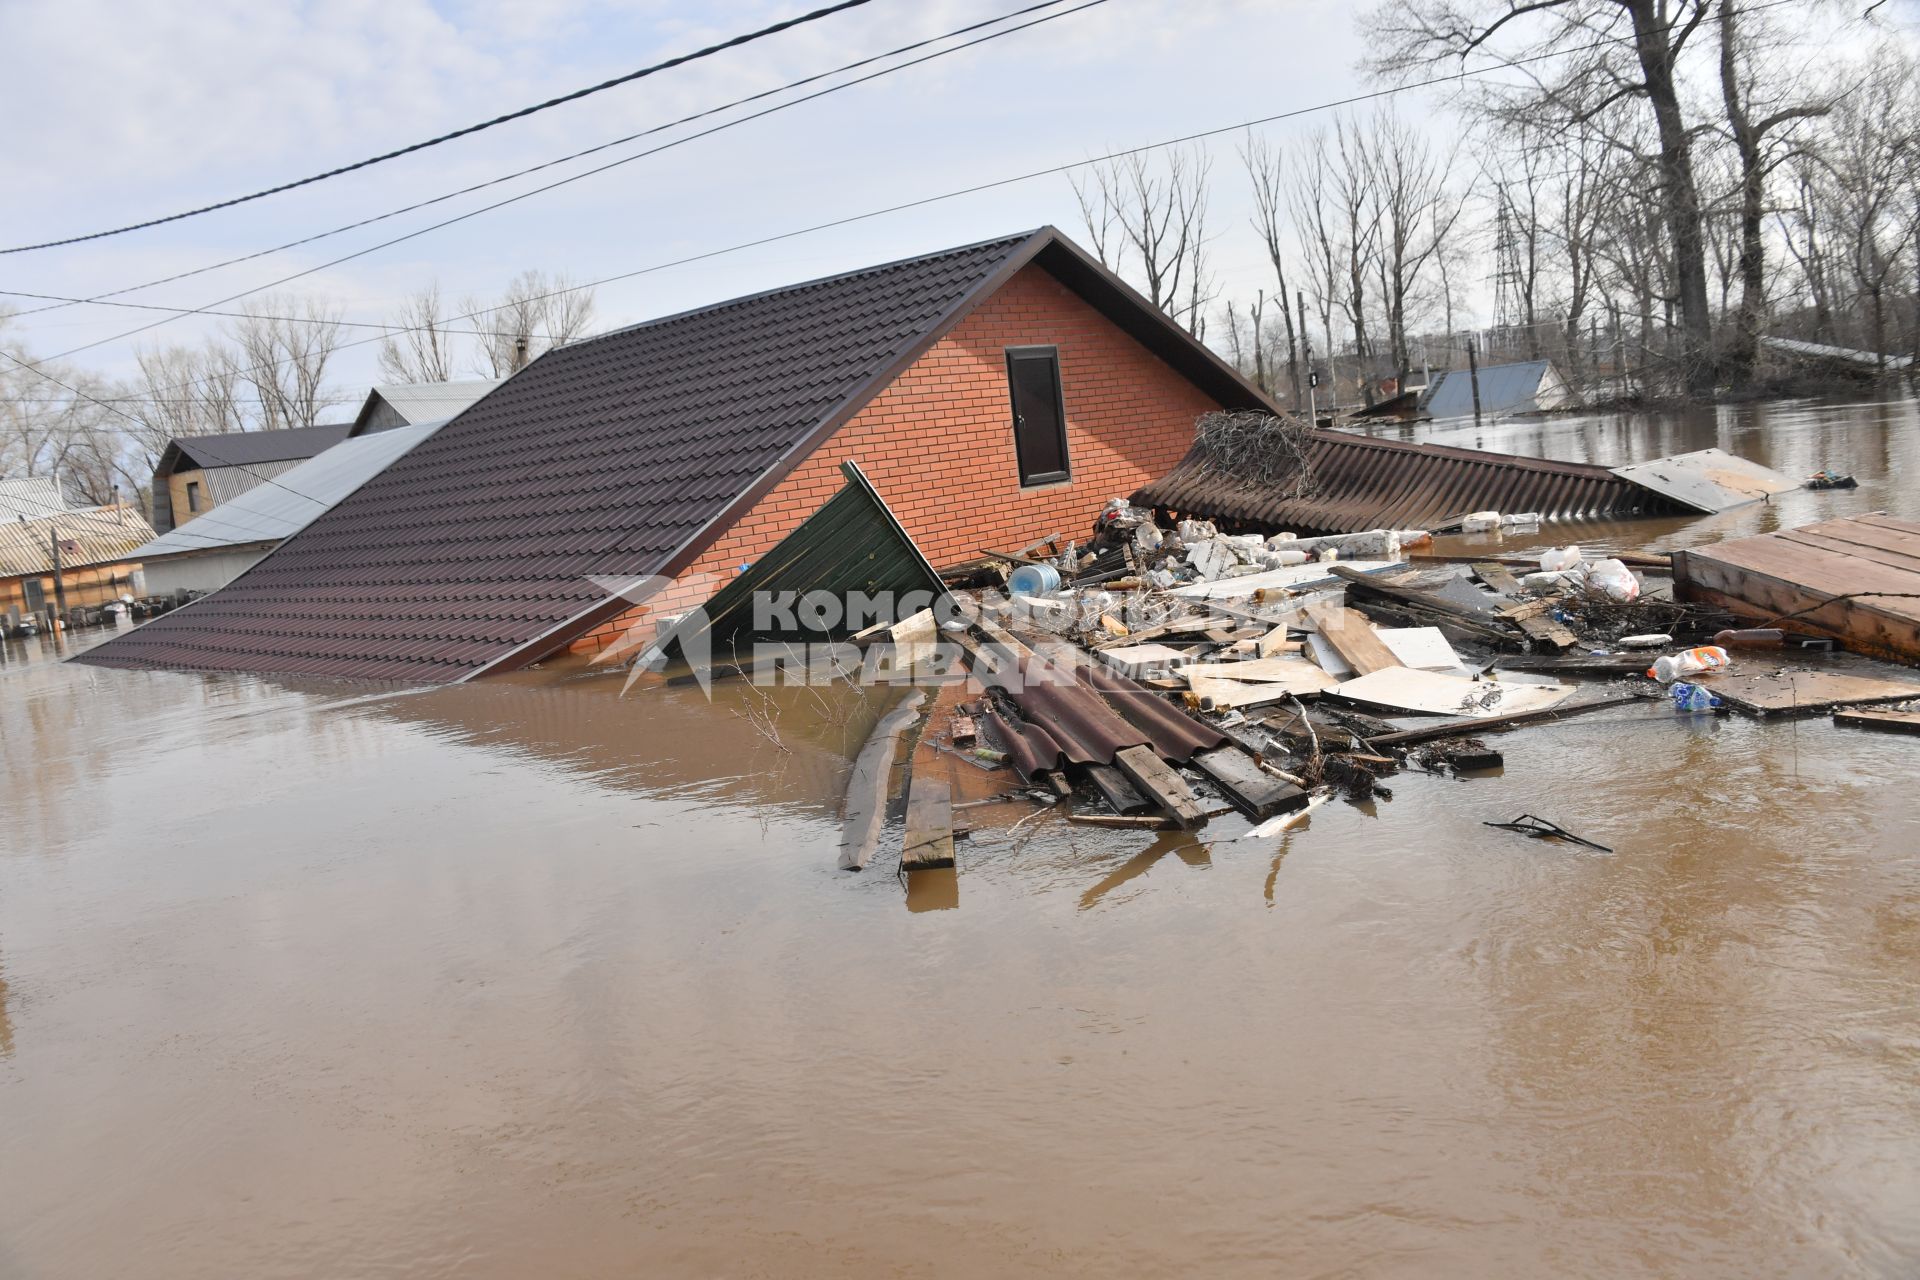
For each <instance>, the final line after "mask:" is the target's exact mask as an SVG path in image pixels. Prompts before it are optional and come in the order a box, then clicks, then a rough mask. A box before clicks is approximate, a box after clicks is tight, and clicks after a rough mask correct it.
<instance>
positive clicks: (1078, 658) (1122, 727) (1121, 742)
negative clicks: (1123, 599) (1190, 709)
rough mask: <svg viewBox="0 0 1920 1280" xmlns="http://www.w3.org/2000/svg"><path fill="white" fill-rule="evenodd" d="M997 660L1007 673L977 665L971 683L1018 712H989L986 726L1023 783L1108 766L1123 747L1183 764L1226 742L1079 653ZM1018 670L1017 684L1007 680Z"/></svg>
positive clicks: (1154, 695) (1066, 651)
mask: <svg viewBox="0 0 1920 1280" xmlns="http://www.w3.org/2000/svg"><path fill="white" fill-rule="evenodd" d="M998 656H999V658H1000V659H1001V660H1002V661H1003V662H1005V663H1006V665H1005V666H996V665H994V664H992V663H987V664H982V665H980V666H976V667H975V668H974V676H975V678H976V679H978V680H980V681H981V683H982V684H983V685H986V686H988V687H992V688H999V689H1002V690H1004V691H1005V692H1006V693H1007V695H1008V696H1009V697H1010V698H1011V699H1012V701H1013V703H1014V705H1015V706H1017V707H1018V708H1019V711H1020V718H1019V720H1017V721H1015V720H1013V719H1011V718H1009V717H1006V716H1002V715H1000V714H998V713H997V712H995V713H993V714H992V715H991V716H990V717H989V722H990V723H991V724H992V725H993V727H994V731H995V732H996V733H997V734H999V735H1000V738H1001V741H1002V742H1003V743H1004V744H1005V745H1006V747H1007V749H1008V751H1009V752H1011V753H1012V755H1013V759H1014V765H1015V767H1016V768H1017V769H1018V770H1019V771H1020V776H1021V777H1023V778H1031V777H1032V776H1033V775H1034V774H1035V773H1037V772H1040V771H1043V770H1052V769H1058V768H1059V767H1060V766H1061V764H1062V763H1072V764H1112V763H1113V758H1114V756H1115V755H1116V754H1118V753H1119V752H1121V751H1124V750H1126V749H1127V748H1128V747H1142V746H1150V747H1152V748H1153V750H1154V753H1155V754H1156V755H1158V756H1159V757H1160V758H1161V759H1163V760H1173V761H1184V760H1187V759H1190V758H1192V756H1193V754H1194V753H1195V752H1197V751H1206V750H1209V749H1211V748H1213V747H1218V746H1223V745H1224V744H1225V743H1226V741H1227V738H1226V735H1224V734H1222V733H1221V732H1220V731H1219V730H1218V729H1216V728H1214V727H1213V726H1212V725H1209V724H1203V723H1201V722H1200V721H1198V720H1196V719H1194V718H1193V717H1192V716H1190V715H1188V714H1186V712H1184V711H1181V710H1180V709H1179V708H1178V707H1175V706H1174V705H1173V704H1172V703H1171V702H1169V701H1167V699H1166V698H1164V697H1162V696H1161V695H1159V694H1157V693H1155V692H1154V691H1153V690H1151V689H1148V688H1146V687H1145V686H1143V685H1139V684H1136V683H1134V682H1133V681H1132V680H1129V679H1127V678H1126V677H1125V676H1122V675H1119V674H1117V673H1116V672H1113V671H1110V670H1108V669H1107V668H1106V667H1105V666H1103V665H1102V664H1101V663H1099V662H1095V661H1093V660H1092V659H1090V658H1088V657H1087V655H1086V654H1084V653H1083V652H1081V651H1080V650H1078V649H1075V648H1070V647H1062V648H1058V649H1050V650H1048V651H1047V652H1045V653H1041V652H1033V653H1029V654H1024V655H1019V656H1018V657H1015V656H1014V655H1012V654H1009V653H1006V652H1004V651H1001V652H1000V653H999V655H998ZM1016 671H1017V672H1018V678H1017V679H1014V678H1009V677H1010V676H1011V674H1012V673H1013V672H1016Z"/></svg>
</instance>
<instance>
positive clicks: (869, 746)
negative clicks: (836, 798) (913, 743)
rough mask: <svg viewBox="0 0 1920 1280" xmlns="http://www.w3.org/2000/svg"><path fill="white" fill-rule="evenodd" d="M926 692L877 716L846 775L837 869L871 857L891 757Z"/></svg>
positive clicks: (862, 863)
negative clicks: (876, 720) (878, 720)
mask: <svg viewBox="0 0 1920 1280" xmlns="http://www.w3.org/2000/svg"><path fill="white" fill-rule="evenodd" d="M925 697H926V695H925V693H924V692H922V691H921V690H919V689H915V690H913V691H912V692H911V693H909V694H908V695H907V696H906V697H905V698H902V699H901V700H900V702H899V703H898V704H896V705H895V706H894V707H893V708H892V710H890V711H888V712H887V713H886V714H885V715H884V716H881V717H880V722H879V723H878V724H876V725H874V727H873V732H872V733H871V734H870V735H868V737H867V741H866V743H865V745H863V746H862V747H861V748H860V754H859V755H857V756H855V757H854V759H853V770H852V772H851V773H850V774H848V776H847V797H846V808H845V819H846V820H845V823H844V825H842V827H841V828H840V869H841V870H842V871H858V870H860V869H861V868H863V867H865V866H866V865H867V861H868V859H870V858H872V857H873V851H874V849H875V848H877V847H878V846H879V843H880V826H881V824H882V822H884V821H885V819H886V811H887V790H888V787H887V783H888V781H889V779H891V777H892V776H893V758H894V755H895V752H896V751H897V750H898V748H899V745H900V735H901V734H903V733H905V732H906V731H907V728H908V726H910V725H911V724H913V723H914V721H916V720H918V719H919V718H920V703H921V702H922V701H923V700H924V699H925Z"/></svg>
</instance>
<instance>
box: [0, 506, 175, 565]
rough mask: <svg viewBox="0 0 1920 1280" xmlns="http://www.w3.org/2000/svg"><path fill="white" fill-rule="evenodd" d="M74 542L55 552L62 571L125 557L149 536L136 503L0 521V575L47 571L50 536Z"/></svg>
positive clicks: (50, 556)
mask: <svg viewBox="0 0 1920 1280" xmlns="http://www.w3.org/2000/svg"><path fill="white" fill-rule="evenodd" d="M55 537H58V538H59V539H60V540H61V542H62V543H74V544H77V545H75V546H73V547H72V548H71V549H69V550H63V551H61V553H60V563H61V565H62V567H64V568H67V569H82V568H85V567H87V566H88V565H95V564H109V563H112V562H114V561H118V560H125V559H126V558H127V556H128V553H130V552H132V551H136V550H138V549H139V548H140V547H141V546H143V545H144V544H145V543H146V542H147V540H148V539H150V538H152V537H153V526H152V525H150V524H148V523H147V521H146V518H145V517H144V516H142V515H141V514H140V511H139V509H138V508H136V507H129V506H120V507H85V508H82V509H81V510H78V511H66V512H62V513H61V514H60V515H57V516H42V517H41V518H40V519H38V520H25V521H22V520H8V521H4V522H0V578H17V577H21V576H23V575H25V574H33V573H52V572H53V547H52V544H51V540H52V539H53V538H55Z"/></svg>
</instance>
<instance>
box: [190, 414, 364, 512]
mask: <svg viewBox="0 0 1920 1280" xmlns="http://www.w3.org/2000/svg"><path fill="white" fill-rule="evenodd" d="M352 429H353V428H352V424H351V423H345V422H342V423H336V424H334V425H331V426H317V427H292V428H289V429H288V430H285V431H234V432H229V433H228V434H226V435H218V436H175V437H174V438H173V439H172V440H169V441H168V442H167V447H166V449H165V450H164V451H163V452H162V453H161V455H160V461H159V463H158V465H156V466H155V467H154V469H153V527H154V528H156V529H158V530H159V531H160V532H162V533H165V532H166V531H167V530H169V529H172V528H174V527H176V526H178V525H183V524H186V523H187V522H188V521H189V520H192V519H193V518H194V517H196V516H200V515H204V514H205V513H206V512H208V511H211V510H213V508H215V507H217V506H219V505H220V504H221V503H223V502H230V501H232V500H233V499H235V498H237V497H239V496H240V495H241V494H243V493H245V492H246V491H247V490H249V489H251V488H253V487H254V486H255V485H260V484H265V483H266V482H267V481H269V480H271V479H273V478H274V477H275V476H277V475H280V474H282V473H284V472H287V471H291V470H293V469H294V468H295V467H297V466H299V465H300V464H301V463H303V462H305V461H306V460H307V459H308V458H311V457H314V456H316V455H318V454H320V453H323V452H325V451H326V450H328V449H331V448H332V447H333V446H334V445H336V444H339V443H340V442H341V441H342V440H345V439H346V438H347V433H348V432H349V431H351V430H352Z"/></svg>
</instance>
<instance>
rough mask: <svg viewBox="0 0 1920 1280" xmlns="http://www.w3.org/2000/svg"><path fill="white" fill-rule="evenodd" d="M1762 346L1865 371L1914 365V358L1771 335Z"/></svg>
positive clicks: (1761, 340)
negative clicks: (1855, 366)
mask: <svg viewBox="0 0 1920 1280" xmlns="http://www.w3.org/2000/svg"><path fill="white" fill-rule="evenodd" d="M1760 343H1761V345H1762V346H1765V347H1768V348H1770V349H1772V350H1774V351H1779V352H1782V353H1784V354H1786V355H1791V356H1803V357H1805V358H1807V359H1810V360H1831V361H1834V362H1836V363H1838V364H1851V365H1858V366H1860V367H1861V368H1865V369H1878V368H1881V367H1882V366H1884V367H1886V368H1888V369H1905V368H1908V367H1910V366H1911V365H1912V364H1913V357H1912V356H1895V355H1885V356H1883V355H1880V354H1878V353H1877V352H1873V351H1855V350H1854V349H1852V348H1851V347H1830V346H1828V345H1827V344H1825V343H1823V342H1801V341H1800V340H1799V339H1797V338H1775V337H1772V336H1771V335H1768V336H1765V337H1762V338H1761V339H1760Z"/></svg>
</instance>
